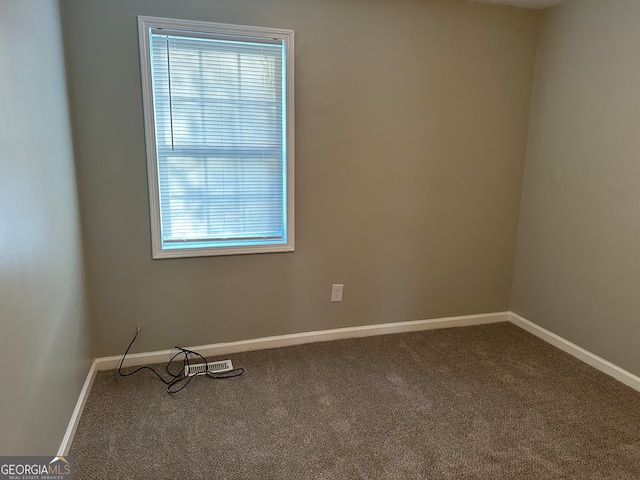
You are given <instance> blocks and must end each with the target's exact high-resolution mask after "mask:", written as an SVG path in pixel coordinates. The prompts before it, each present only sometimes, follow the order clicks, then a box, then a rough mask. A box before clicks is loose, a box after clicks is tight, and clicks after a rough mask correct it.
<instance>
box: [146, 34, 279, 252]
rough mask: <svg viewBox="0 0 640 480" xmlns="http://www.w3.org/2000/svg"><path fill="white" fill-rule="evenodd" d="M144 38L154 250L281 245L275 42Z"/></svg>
mask: <svg viewBox="0 0 640 480" xmlns="http://www.w3.org/2000/svg"><path fill="white" fill-rule="evenodd" d="M149 35H150V55H151V74H152V87H153V105H154V115H155V131H156V151H157V166H158V169H157V174H158V187H159V204H160V221H161V237H162V248H163V249H171V248H188V247H193V248H199V247H212V246H214V247H215V246H242V245H262V244H269V245H272V244H274V243H276V244H277V243H286V241H287V238H286V237H287V232H286V225H287V219H286V212H287V209H286V198H287V195H286V185H287V181H286V171H287V169H286V165H285V162H286V151H285V149H286V147H285V146H286V138H285V132H286V128H285V118H284V117H285V113H284V112H285V111H286V108H285V107H286V106H285V98H286V92H285V88H286V87H285V82H284V78H285V72H284V65H285V61H284V59H285V48H284V45H283V44H282V42H281V41H274V40H272V39H265V40H264V41H262V40H260V39H256V38H244V37H229V38H226V37H224V36H213V35H212V36H207V35H203V34H197V35H190V34H189V33H188V32H184V33H180V32H170V33H167V32H163V31H162V30H152V31H150V33H149Z"/></svg>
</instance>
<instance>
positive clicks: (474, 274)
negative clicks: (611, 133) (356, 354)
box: [62, 0, 538, 356]
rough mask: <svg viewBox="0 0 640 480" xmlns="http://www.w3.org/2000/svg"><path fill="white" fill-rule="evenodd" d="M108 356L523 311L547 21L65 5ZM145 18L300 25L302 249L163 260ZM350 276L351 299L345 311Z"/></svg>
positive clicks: (312, 9)
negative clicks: (334, 296)
mask: <svg viewBox="0 0 640 480" xmlns="http://www.w3.org/2000/svg"><path fill="white" fill-rule="evenodd" d="M62 7H63V8H62V12H63V24H64V25H65V28H64V31H65V40H66V42H67V43H66V53H67V55H68V62H69V63H68V74H69V82H70V92H71V107H72V114H73V119H74V134H75V145H76V153H77V155H78V173H79V187H80V196H81V203H82V205H83V211H84V222H85V226H86V228H85V233H86V247H87V252H88V263H89V271H90V286H91V298H92V306H93V310H94V314H95V328H96V343H95V347H96V348H95V353H96V355H98V356H101V355H110V354H118V353H120V352H121V351H122V350H123V349H124V348H125V347H126V345H127V343H128V340H129V339H130V337H131V335H132V334H133V333H134V325H135V324H136V323H142V324H143V332H142V336H141V338H140V341H139V343H138V344H137V345H136V348H135V350H138V351H141V350H142V351H147V350H156V349H161V348H169V347H172V346H173V345H175V344H182V345H194V344H196V345H197V344H203V343H214V342H220V341H231V340H238V339H246V338H254V337H261V336H266V335H275V334H284V333H292V332H301V331H308V330H317V329H327V328H335V327H345V326H352V325H360V324H374V323H381V322H395V321H404V320H416V319H424V318H434V317H442V316H449V315H462V314H476V313H482V312H495V311H504V310H507V309H508V307H509V298H510V289H511V278H512V267H513V257H514V247H515V237H516V227H517V216H518V202H519V198H520V189H521V178H522V169H523V160H524V152H525V143H526V132H527V125H528V119H529V108H530V98H531V97H530V95H531V88H532V81H533V67H534V62H535V48H536V38H537V27H538V13H537V12H534V11H528V10H519V9H514V8H506V7H496V6H487V5H479V4H471V3H466V2H458V1H451V0H444V1H428V0H415V1H413V0H400V1H395V0H366V1H364V0H340V1H338V0H314V1H306V2H301V1H298V0H234V1H222V0H217V1H216V0H185V1H175V0H112V1H108V2H106V1H104V0H63V1H62ZM136 15H151V16H165V17H177V18H188V19H199V20H209V21H216V22H225V23H238V24H249V25H261V26H268V27H283V28H292V29H294V30H295V32H296V42H297V43H296V72H295V73H296V135H297V136H296V247H297V249H296V252H295V253H289V254H267V255H249V256H247V255H244V256H230V257H210V258H189V259H174V260H155V261H154V260H151V242H150V233H149V213H148V210H149V203H148V197H147V183H146V181H147V180H146V167H145V150H144V136H143V118H142V100H141V86H140V67H139V59H138V44H137V26H136ZM331 283H344V284H345V290H344V301H343V302H342V303H337V304H336V303H334V304H332V303H330V301H329V298H330V288H331Z"/></svg>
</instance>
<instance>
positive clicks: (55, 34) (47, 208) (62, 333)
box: [0, 0, 90, 455]
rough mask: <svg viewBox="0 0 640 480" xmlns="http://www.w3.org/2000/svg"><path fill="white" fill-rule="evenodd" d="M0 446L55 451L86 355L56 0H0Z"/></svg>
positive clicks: (7, 451) (20, 451)
mask: <svg viewBox="0 0 640 480" xmlns="http://www.w3.org/2000/svg"><path fill="white" fill-rule="evenodd" d="M0 70H1V72H2V73H1V74H0V146H1V148H2V151H1V153H0V322H1V325H0V329H1V333H0V339H1V346H0V365H2V367H1V368H0V385H1V386H2V394H1V395H0V455H11V454H13V455H29V454H30V455H54V454H56V453H57V451H58V447H59V446H60V441H61V440H62V437H63V435H64V432H65V429H66V427H67V423H68V422H69V418H70V417H71V412H72V410H73V408H74V406H75V402H76V400H77V398H78V394H79V393H80V388H81V387H82V383H83V382H84V379H85V376H86V374H87V371H88V369H89V364H90V352H89V347H90V339H89V334H88V325H87V323H88V322H87V313H86V304H85V293H84V286H83V264H82V246H81V243H80V228H79V222H78V204H77V198H76V186H75V176H74V166H73V151H72V148H71V134H70V126H69V114H68V106H67V95H66V90H65V88H66V87H65V76H64V63H63V56H62V38H61V30H60V18H59V12H58V5H57V2H55V1H50V0H41V1H37V2H23V1H19V0H0Z"/></svg>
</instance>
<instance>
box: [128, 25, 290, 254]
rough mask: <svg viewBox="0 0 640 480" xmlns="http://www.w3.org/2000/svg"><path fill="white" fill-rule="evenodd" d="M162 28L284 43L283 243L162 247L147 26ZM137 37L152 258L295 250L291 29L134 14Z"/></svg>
mask: <svg viewBox="0 0 640 480" xmlns="http://www.w3.org/2000/svg"><path fill="white" fill-rule="evenodd" d="M150 28H166V29H174V30H182V31H190V32H203V33H212V32H215V33H219V34H229V35H242V36H246V37H256V38H265V37H266V38H274V39H280V40H282V41H283V42H285V45H286V49H285V51H286V54H285V55H286V58H285V61H286V85H287V91H286V149H287V156H286V175H287V183H286V189H287V212H286V215H287V222H286V224H287V243H284V244H278V245H257V246H238V247H208V248H172V249H163V248H162V228H161V222H160V196H159V185H158V164H157V158H158V155H157V151H156V141H155V138H156V126H155V114H154V108H153V91H152V85H151V60H150V58H151V56H150V45H149V29H150ZM138 40H139V42H138V43H139V46H140V67H141V75H142V101H143V109H144V124H145V143H146V151H147V174H148V185H149V207H150V217H151V246H152V255H153V258H154V259H158V258H178V257H203V256H217V255H238V254H253V253H276V252H293V251H294V250H295V239H294V236H295V235H294V234H295V228H294V227H295V208H294V198H295V191H294V173H295V168H294V155H295V140H294V126H295V121H294V110H295V109H294V103H293V102H294V97H295V95H294V32H293V30H284V29H276V28H266V27H250V26H244V25H230V24H223V23H212V22H202V21H197V20H181V19H173V18H160V17H147V16H138Z"/></svg>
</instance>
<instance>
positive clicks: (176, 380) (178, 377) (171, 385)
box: [118, 328, 244, 394]
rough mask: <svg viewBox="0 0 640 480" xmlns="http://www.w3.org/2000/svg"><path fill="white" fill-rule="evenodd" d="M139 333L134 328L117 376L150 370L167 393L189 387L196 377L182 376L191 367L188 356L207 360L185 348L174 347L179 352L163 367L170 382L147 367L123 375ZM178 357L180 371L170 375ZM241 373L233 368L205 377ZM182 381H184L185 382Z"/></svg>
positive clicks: (242, 369) (238, 369)
mask: <svg viewBox="0 0 640 480" xmlns="http://www.w3.org/2000/svg"><path fill="white" fill-rule="evenodd" d="M139 333H140V328H136V334H135V335H134V336H133V339H132V340H131V343H129V346H128V347H127V349H126V350H125V352H124V355H122V360H120V366H118V374H119V375H120V376H121V377H129V376H131V375H134V374H136V373H138V372H140V371H141V370H150V371H151V372H153V374H154V375H155V376H156V377H158V378H159V379H160V380H161V381H162V383H164V384H165V385H166V386H167V393H170V394H176V393H178V392H180V391H182V390H183V389H184V388H185V387H186V386H187V385H189V382H190V381H191V380H192V379H193V377H195V376H196V375H185V374H184V372H185V367H187V366H190V365H191V364H190V363H189V356H193V357H197V358H199V359H201V360H202V361H203V362H204V363H207V359H206V358H204V357H203V356H202V355H201V354H199V353H198V352H194V351H193V350H189V349H187V348H182V347H178V346H176V347H175V348H177V349H178V350H179V351H178V352H177V353H176V354H175V355H174V356H173V357H171V359H170V360H169V362H168V363H167V366H166V367H165V370H166V371H167V374H168V375H169V376H170V377H171V380H165V379H164V378H163V377H162V375H160V374H159V373H158V372H157V371H156V370H155V369H153V368H151V367H147V366H143V367H138V368H136V369H135V370H133V371H132V372H128V373H123V372H122V364H123V363H124V359H125V358H126V357H127V354H128V353H129V350H131V346H132V345H133V342H135V341H136V338H138V334H139ZM179 355H184V357H183V359H182V370H180V371H179V372H178V373H172V372H171V364H172V363H174V362H176V361H177V360H176V358H177V357H178V356H179ZM243 373H244V368H234V369H233V370H229V371H228V372H222V373H211V372H207V373H206V375H207V377H209V378H213V379H223V378H233V377H239V376H240V375H242V374H243ZM184 380H186V382H185V381H184ZM182 382H184V383H182ZM176 385H178V386H179V388H176Z"/></svg>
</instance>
